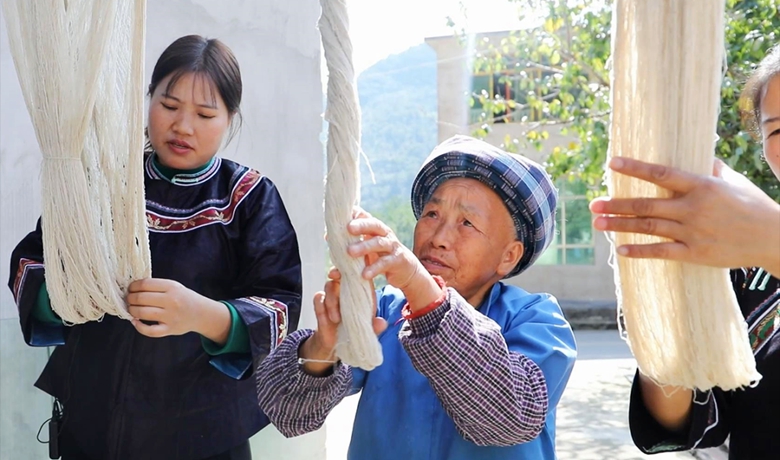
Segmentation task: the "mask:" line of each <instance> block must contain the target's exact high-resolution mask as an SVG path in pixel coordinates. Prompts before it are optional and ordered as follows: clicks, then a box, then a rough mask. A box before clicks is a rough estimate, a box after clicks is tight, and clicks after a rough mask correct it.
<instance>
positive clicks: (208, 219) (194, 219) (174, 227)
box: [146, 169, 262, 233]
mask: <svg viewBox="0 0 780 460" xmlns="http://www.w3.org/2000/svg"><path fill="white" fill-rule="evenodd" d="M261 178H262V176H261V175H260V173H259V172H257V171H255V170H252V169H249V170H247V171H246V172H245V173H244V175H243V176H242V177H241V178H240V179H239V180H238V181H237V182H236V185H235V187H233V191H232V192H231V195H230V200H229V202H228V204H227V205H226V206H224V207H221V208H219V207H215V206H211V207H208V208H206V209H203V210H201V211H199V212H197V213H196V214H193V215H191V216H185V217H169V216H163V215H161V214H158V213H155V212H152V211H150V210H148V209H147V211H146V226H147V227H148V228H149V230H150V231H153V232H170V233H177V232H187V231H190V230H194V229H196V228H199V227H203V226H205V225H210V224H216V223H219V224H223V225H226V224H229V223H230V222H232V221H233V218H234V217H235V215H236V210H237V209H238V205H240V204H241V202H242V201H243V200H244V198H246V196H247V195H248V194H249V192H251V191H252V189H253V188H254V187H255V186H256V185H257V184H258V183H259V182H260V179H261Z"/></svg>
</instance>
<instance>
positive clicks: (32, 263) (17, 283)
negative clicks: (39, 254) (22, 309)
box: [14, 259, 43, 305]
mask: <svg viewBox="0 0 780 460" xmlns="http://www.w3.org/2000/svg"><path fill="white" fill-rule="evenodd" d="M34 269H43V264H42V263H40V262H38V261H37V260H31V259H20V260H19V269H18V270H16V279H14V301H15V302H16V304H17V305H19V293H20V292H22V289H24V281H25V279H26V278H27V275H28V273H29V272H30V270H34Z"/></svg>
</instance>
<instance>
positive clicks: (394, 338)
mask: <svg viewBox="0 0 780 460" xmlns="http://www.w3.org/2000/svg"><path fill="white" fill-rule="evenodd" d="M405 302H406V299H405V298H404V296H403V294H402V293H401V291H399V290H396V289H394V288H390V287H388V288H385V289H384V291H383V293H382V295H381V296H380V297H379V299H378V311H377V315H378V316H381V317H383V318H385V319H386V320H387V322H388V325H389V327H388V329H387V330H386V331H385V332H384V333H383V334H382V335H381V336H380V338H379V340H380V343H381V344H382V351H383V354H384V362H383V363H382V365H381V366H379V367H377V368H376V369H374V370H373V371H371V372H365V371H362V370H360V369H353V378H354V384H353V388H352V392H353V393H356V392H358V391H361V390H362V395H361V397H360V403H359V405H358V409H357V414H356V416H355V424H354V428H353V431H352V441H351V444H350V448H349V459H350V460H369V459H370V460H385V459H386V460H397V459H403V460H477V459H478V460H492V459H512V460H522V459H528V460H551V459H555V458H556V457H555V407H556V405H557V404H558V401H559V400H560V398H561V394H562V393H563V390H564V388H565V387H566V383H567V381H568V379H569V376H570V375H571V371H572V368H573V367H574V360H575V358H576V354H577V353H576V345H575V342H574V335H573V333H572V331H571V328H570V327H569V324H568V322H567V321H566V319H565V318H564V317H563V314H562V312H561V309H560V307H559V306H558V302H557V301H556V300H555V298H554V297H552V296H550V295H548V294H529V293H528V292H526V291H524V290H522V289H520V288H518V287H515V286H508V285H505V284H503V283H496V284H495V285H494V286H493V288H492V290H491V291H490V293H489V295H488V297H487V298H486V299H485V301H484V302H483V303H482V305H481V306H480V308H479V311H480V312H481V313H483V314H484V315H486V316H488V317H489V318H491V319H492V320H493V321H495V322H496V323H497V324H498V325H499V326H501V330H502V335H503V336H504V338H505V339H506V342H507V345H508V348H509V350H510V351H514V352H517V353H521V354H523V355H525V356H526V357H528V358H530V359H531V360H533V361H534V362H535V363H536V364H537V365H538V366H539V367H540V368H541V369H542V372H543V373H544V376H545V380H546V383H547V389H548V395H549V410H548V415H547V421H546V425H545V427H544V429H543V430H542V432H541V434H540V435H539V436H538V437H537V438H536V439H534V440H533V441H531V442H528V443H524V444H518V445H515V446H511V447H480V446H477V445H476V444H474V443H472V442H469V441H467V440H465V439H464V438H463V436H462V435H461V434H460V433H459V432H458V430H457V428H456V426H455V424H454V422H453V421H452V419H451V418H450V417H449V416H448V415H447V413H446V412H445V410H444V408H443V407H442V404H441V402H440V401H439V398H438V397H437V396H436V393H434V390H433V388H431V386H430V385H429V383H428V380H427V379H426V378H425V376H423V375H422V374H420V373H419V372H418V371H417V370H416V369H415V368H414V367H413V366H412V363H411V361H410V359H409V357H408V355H407V354H406V351H405V350H404V348H403V346H402V345H401V343H400V341H399V340H398V331H399V329H400V328H401V325H402V323H403V322H402V321H399V319H400V318H401V308H402V307H403V305H404V303H405Z"/></svg>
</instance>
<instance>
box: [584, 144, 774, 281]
mask: <svg viewBox="0 0 780 460" xmlns="http://www.w3.org/2000/svg"><path fill="white" fill-rule="evenodd" d="M610 168H612V169H613V170H614V171H616V172H618V173H621V174H626V175H628V176H632V177H636V178H638V179H642V180H645V181H648V182H651V183H653V184H656V185H659V186H661V187H663V188H666V189H668V190H670V191H672V192H674V196H673V197H672V198H623V199H617V198H598V199H596V200H593V202H591V204H590V210H591V212H593V213H594V214H597V215H598V217H596V218H595V220H594V223H593V226H594V227H595V228H596V229H597V230H602V231H612V232H628V233H643V234H647V235H655V236H659V237H665V238H669V239H670V240H672V241H669V242H661V243H654V244H645V245H624V246H621V247H619V248H618V254H620V255H622V256H626V257H636V258H655V259H669V260H679V261H684V262H691V263H696V264H701V265H710V266H716V267H727V268H734V267H743V266H761V267H763V268H764V269H766V270H767V271H769V272H770V273H772V274H773V275H775V276H778V275H780V205H778V204H777V203H775V202H774V201H773V200H772V199H771V198H770V197H769V196H767V195H766V194H765V193H764V192H763V191H762V190H761V189H759V188H758V187H757V186H755V185H754V184H753V183H752V182H750V181H749V180H748V179H747V178H745V177H744V176H742V175H741V174H738V173H736V172H735V171H733V170H732V169H730V168H729V167H728V166H726V165H725V164H724V163H723V162H721V161H720V160H716V163H715V167H714V175H713V176H702V175H696V174H691V173H687V172H684V171H681V170H679V169H675V168H670V167H666V166H661V165H655V164H650V163H644V162H641V161H637V160H633V159H629V158H613V159H612V161H611V162H610Z"/></svg>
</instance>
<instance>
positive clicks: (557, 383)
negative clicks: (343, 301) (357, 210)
mask: <svg viewBox="0 0 780 460" xmlns="http://www.w3.org/2000/svg"><path fill="white" fill-rule="evenodd" d="M555 205H556V192H555V189H554V187H553V184H552V183H551V182H550V179H549V177H548V176H547V174H546V173H545V172H544V170H543V169H542V168H541V167H540V166H539V165H537V164H535V163H533V162H531V161H528V160H526V159H524V158H522V157H519V156H514V155H510V154H508V153H506V152H503V151H501V150H499V149H497V148H495V147H493V146H491V145H489V144H487V143H485V142H482V141H478V140H476V139H473V138H469V137H465V136H456V137H454V138H451V139H449V140H447V141H445V142H443V143H442V144H441V145H439V146H438V147H437V148H436V149H434V151H433V153H432V154H431V156H430V157H429V158H428V160H427V161H426V162H425V164H424V166H423V167H422V169H421V170H420V172H419V174H418V175H417V178H416V179H415V181H414V184H413V188H412V207H413V210H414V213H415V215H416V217H417V218H418V221H417V225H416V227H415V231H414V248H413V250H409V249H407V248H405V247H404V246H403V245H401V243H399V242H398V240H397V239H396V237H395V235H394V234H393V232H392V231H391V230H390V229H389V228H388V227H387V226H386V225H385V224H383V223H382V222H380V221H379V220H377V219H375V218H372V217H370V216H368V215H366V214H362V215H361V216H359V217H358V218H356V219H355V220H353V221H352V222H351V223H350V224H349V227H348V230H349V231H350V232H351V233H352V234H354V235H362V236H364V240H363V241H361V242H359V243H356V244H354V245H353V246H351V247H350V248H349V252H350V254H351V255H352V256H353V257H367V258H368V264H367V267H366V269H365V271H364V273H363V276H364V277H365V278H366V279H372V278H374V277H375V276H377V275H379V274H384V275H385V276H386V277H387V281H388V283H389V284H390V286H388V287H386V288H385V289H383V290H382V291H380V292H379V293H378V294H377V297H378V300H377V318H376V319H375V321H374V329H375V330H376V332H377V333H378V334H379V341H380V343H381V345H382V351H383V353H384V363H383V364H382V365H381V366H379V367H377V368H376V369H374V370H373V371H371V372H364V371H361V370H360V369H352V368H350V367H348V366H346V365H343V364H341V363H334V364H335V365H334V364H330V363H328V362H327V361H328V360H331V359H333V358H332V356H333V350H334V346H335V344H336V341H337V337H336V328H337V326H338V323H339V320H340V315H339V297H338V296H339V279H340V276H339V274H338V272H337V271H335V270H334V271H332V272H331V275H330V278H331V279H330V281H329V282H328V283H327V284H326V285H325V292H324V293H319V294H317V295H316V296H315V299H314V308H315V311H316V314H317V323H318V324H317V330H316V331H311V330H302V331H300V332H296V333H294V334H292V335H291V336H290V337H289V338H288V339H286V340H285V341H284V342H283V343H282V344H281V345H280V346H279V348H277V349H276V351H274V352H272V353H271V355H269V357H268V358H267V359H266V360H265V361H264V362H263V364H262V365H261V367H260V369H259V371H258V381H259V382H258V383H259V384H258V389H259V399H260V405H261V408H262V409H263V410H264V411H265V412H266V413H267V414H268V416H269V418H270V419H271V421H272V422H273V423H274V424H275V425H276V427H277V428H278V429H279V430H280V431H281V432H282V433H283V434H284V435H285V436H298V435H301V434H304V433H307V432H310V431H314V430H316V429H317V428H319V427H320V426H321V425H322V423H323V422H324V421H325V417H326V416H327V415H328V412H329V411H330V410H331V409H332V408H333V407H334V406H335V405H336V404H338V403H339V401H341V399H342V398H344V397H345V396H346V395H348V394H352V393H357V392H358V391H361V390H362V393H361V397H360V405H359V407H358V411H357V415H356V419H355V424H354V429H353V433H352V442H351V445H350V449H349V458H350V459H372V460H382V459H388V460H389V459H398V458H402V459H405V460H413V459H426V460H428V459H445V458H446V459H463V460H466V459H475V458H479V459H484V460H489V459H518V458H529V459H530V458H533V459H542V460H543V459H553V458H555V406H556V404H557V403H558V400H559V399H560V397H561V393H562V392H563V389H564V387H565V386H566V382H567V381H568V378H569V375H570V373H571V370H572V367H573V364H574V359H575V355H576V351H575V344H574V337H573V335H572V332H571V329H570V327H569V325H568V323H567V322H566V320H565V319H564V317H563V315H562V314H561V310H560V307H559V306H558V303H557V301H556V300H555V299H554V298H553V297H551V296H550V295H548V294H529V293H528V292H526V291H524V290H522V289H520V288H518V287H515V286H509V285H506V284H503V283H502V282H501V280H502V279H504V278H508V277H510V276H514V275H517V274H518V273H520V272H522V271H523V270H525V269H526V268H528V267H529V266H531V264H533V263H534V261H535V260H536V259H537V258H538V257H539V255H540V254H541V253H542V251H544V250H545V248H546V247H547V246H548V245H549V243H550V241H551V240H552V239H553V237H554V222H555V219H554V212H555ZM299 359H301V361H300V362H303V363H304V364H303V365H299Z"/></svg>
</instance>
